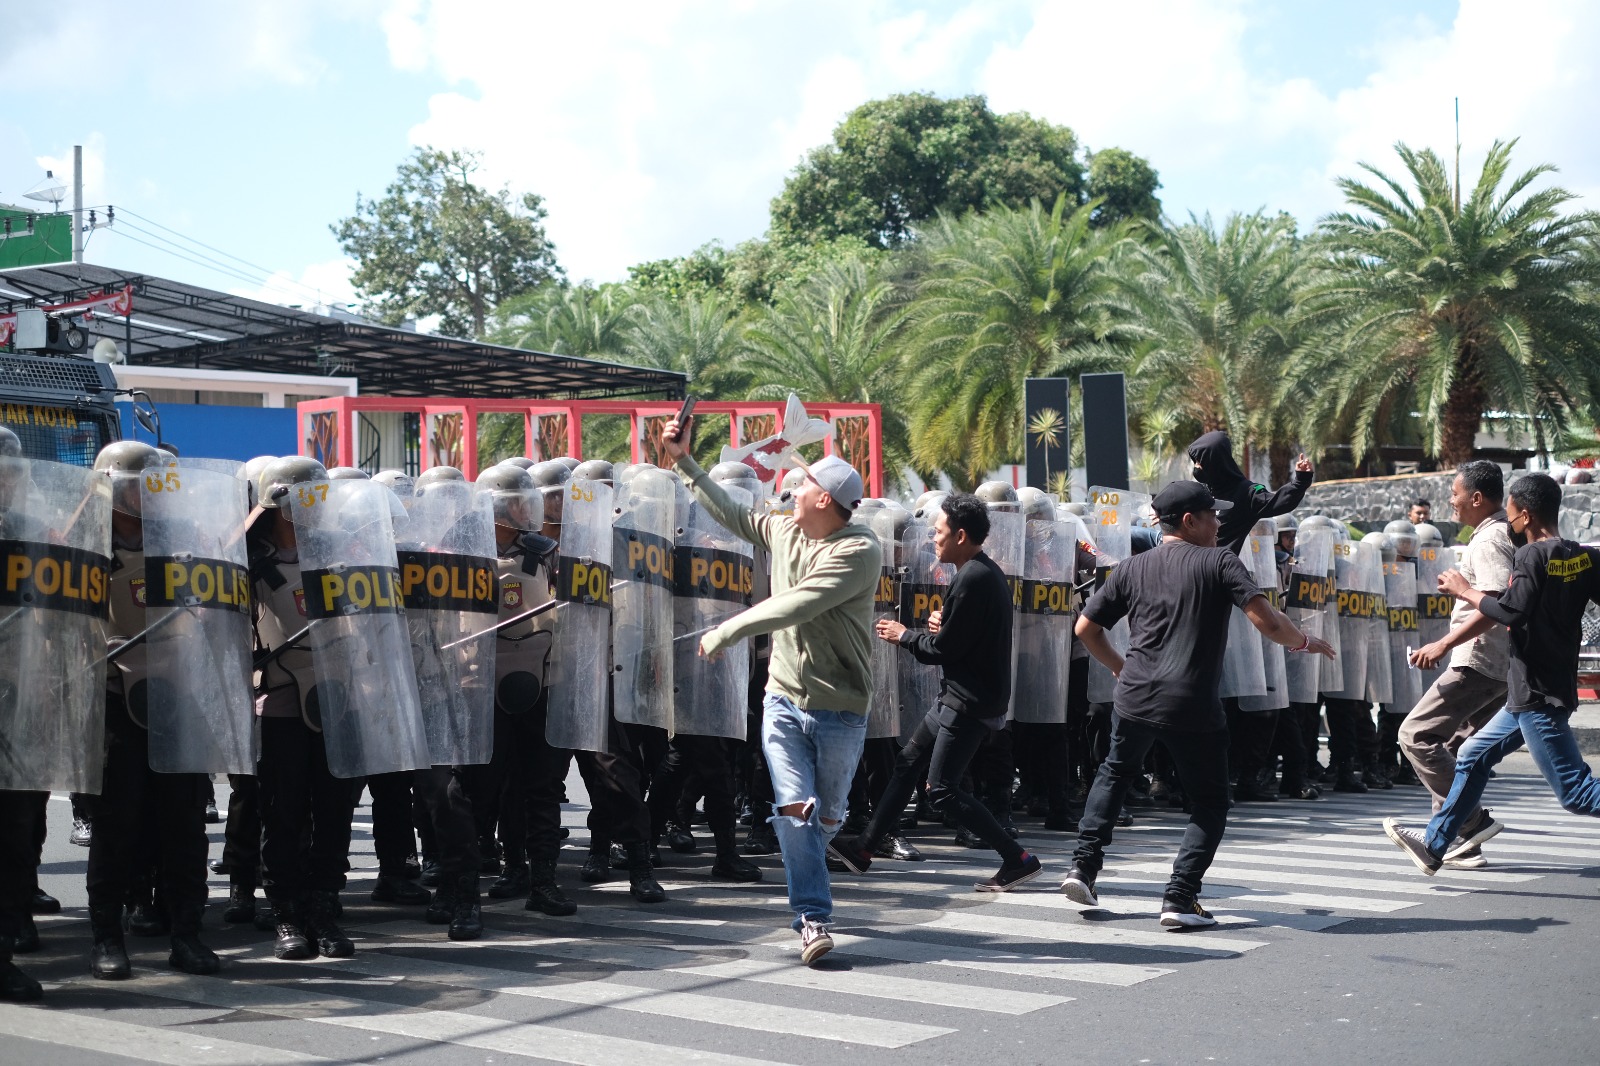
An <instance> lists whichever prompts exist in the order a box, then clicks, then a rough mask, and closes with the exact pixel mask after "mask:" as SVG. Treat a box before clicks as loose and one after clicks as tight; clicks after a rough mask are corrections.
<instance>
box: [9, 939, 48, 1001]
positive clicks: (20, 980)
mask: <svg viewBox="0 0 1600 1066" xmlns="http://www.w3.org/2000/svg"><path fill="white" fill-rule="evenodd" d="M42 995H44V989H42V988H40V987H39V982H38V981H35V980H34V979H33V978H31V977H29V976H28V975H27V974H25V973H23V972H22V971H21V970H19V969H17V968H16V967H15V966H13V965H12V964H11V941H10V939H9V938H7V937H3V936H0V1000H6V1001H8V1002H11V1003H31V1002H32V1001H33V1000H36V999H38V998H39V997H40V996H42Z"/></svg>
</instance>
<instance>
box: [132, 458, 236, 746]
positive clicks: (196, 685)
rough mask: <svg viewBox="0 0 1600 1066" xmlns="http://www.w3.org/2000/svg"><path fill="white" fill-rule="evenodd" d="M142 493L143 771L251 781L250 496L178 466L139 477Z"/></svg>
mask: <svg viewBox="0 0 1600 1066" xmlns="http://www.w3.org/2000/svg"><path fill="white" fill-rule="evenodd" d="M235 465H237V464H235ZM141 491H142V493H143V497H144V502H143V513H144V552H145V559H144V572H145V612H144V619H145V625H146V626H147V627H148V629H147V630H146V632H147V633H148V634H149V636H148V637H147V638H146V640H145V671H146V676H145V692H146V696H145V702H146V715H147V717H146V722H147V724H148V726H149V730H150V737H149V746H150V769H152V770H155V771H157V772H159V773H164V774H221V773H228V774H253V773H255V772H256V771H255V764H256V754H257V752H256V734H255V693H254V692H253V691H252V689H251V685H250V672H251V668H250V655H251V648H252V643H253V635H252V632H251V627H250V617H251V592H250V570H249V562H248V559H247V553H246V549H245V540H244V533H245V519H246V518H247V517H248V515H249V513H250V509H249V503H250V498H249V490H248V489H247V487H246V486H245V483H244V482H243V481H241V480H240V479H239V478H237V477H235V476H234V474H233V472H232V471H228V470H222V469H217V468H216V467H214V466H213V465H212V463H208V462H204V461H197V460H193V459H180V460H178V461H177V462H173V463H168V464H165V465H163V466H159V467H152V468H150V469H148V470H146V471H145V475H144V479H143V483H142V485H141Z"/></svg>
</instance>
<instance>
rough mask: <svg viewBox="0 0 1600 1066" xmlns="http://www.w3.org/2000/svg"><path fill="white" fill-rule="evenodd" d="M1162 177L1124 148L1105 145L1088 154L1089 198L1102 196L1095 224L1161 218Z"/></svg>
mask: <svg viewBox="0 0 1600 1066" xmlns="http://www.w3.org/2000/svg"><path fill="white" fill-rule="evenodd" d="M1159 188H1161V180H1160V179H1159V178H1158V177H1157V176H1156V172H1155V168H1153V167H1151V165H1150V164H1149V163H1147V162H1146V161H1145V160H1143V159H1141V158H1140V157H1138V156H1136V155H1134V154H1133V153H1132V152H1130V151H1128V150H1127V149H1124V148H1106V149H1104V150H1102V151H1099V152H1095V153H1093V154H1092V155H1090V156H1089V181H1088V185H1087V191H1088V199H1090V200H1099V201H1100V206H1099V207H1098V208H1096V209H1095V213H1094V224H1095V225H1097V226H1108V225H1110V224H1112V223H1113V222H1122V221H1127V220H1133V219H1143V220H1145V221H1147V222H1155V221H1158V220H1159V219H1160V218H1161V201H1160V200H1158V199H1157V198H1156V190H1157V189H1159Z"/></svg>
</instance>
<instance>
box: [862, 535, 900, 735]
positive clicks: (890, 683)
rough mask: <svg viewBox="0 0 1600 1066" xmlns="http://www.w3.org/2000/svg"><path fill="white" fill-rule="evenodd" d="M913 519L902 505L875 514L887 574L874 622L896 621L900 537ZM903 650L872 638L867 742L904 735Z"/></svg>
mask: <svg viewBox="0 0 1600 1066" xmlns="http://www.w3.org/2000/svg"><path fill="white" fill-rule="evenodd" d="M910 520H911V516H910V514H908V513H907V512H906V510H905V508H903V507H901V506H899V505H898V504H893V503H891V504H888V505H887V506H885V507H883V508H881V509H879V510H877V511H874V512H873V513H872V514H871V515H869V516H868V519H867V524H868V526H869V527H870V528H871V529H872V533H873V536H875V537H877V539H878V548H879V549H880V550H881V551H882V553H883V570H882V571H881V572H880V573H879V575H878V589H877V591H876V592H875V593H874V594H873V597H872V619H873V622H874V623H876V622H877V621H878V620H879V619H881V618H893V617H895V614H896V612H898V610H899V607H900V572H899V566H898V562H899V560H898V556H899V554H900V533H902V532H904V530H905V527H906V525H907V524H908V523H909V522H910ZM902 657H904V653H903V652H901V650H900V649H899V648H898V647H897V646H895V645H893V644H891V643H889V642H888V641H887V640H881V639H879V637H878V635H877V633H876V632H874V633H873V634H872V712H871V714H870V715H869V716H868V717H867V739H868V740H877V739H879V738H881V737H894V736H899V735H900V660H901V658H902Z"/></svg>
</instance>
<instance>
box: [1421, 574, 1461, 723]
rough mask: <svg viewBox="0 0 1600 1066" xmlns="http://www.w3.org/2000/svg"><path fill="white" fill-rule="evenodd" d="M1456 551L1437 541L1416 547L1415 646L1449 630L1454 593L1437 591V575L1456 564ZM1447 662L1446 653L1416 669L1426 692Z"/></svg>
mask: <svg viewBox="0 0 1600 1066" xmlns="http://www.w3.org/2000/svg"><path fill="white" fill-rule="evenodd" d="M1455 563H1456V557H1455V553H1454V552H1452V551H1451V550H1450V549H1449V548H1447V547H1445V546H1443V545H1440V544H1424V545H1422V547H1420V548H1418V549H1417V645H1416V646H1417V647H1419V648H1420V647H1422V646H1423V645H1424V644H1432V643H1433V642H1434V641H1436V640H1442V639H1443V638H1444V637H1445V635H1446V634H1448V633H1449V632H1450V612H1451V611H1453V610H1455V606H1456V601H1455V597H1453V596H1450V595H1448V594H1446V593H1443V592H1440V591H1439V575H1440V574H1442V573H1444V572H1445V571H1446V570H1449V569H1451V568H1453V567H1454V566H1455ZM1449 665H1450V658H1449V656H1446V657H1445V658H1443V659H1441V660H1440V661H1439V665H1438V666H1434V667H1430V668H1429V669H1427V670H1418V671H1416V673H1417V685H1418V688H1419V690H1420V691H1422V692H1426V691H1427V690H1428V688H1429V687H1430V686H1431V685H1432V684H1433V683H1434V682H1435V681H1437V680H1439V675H1440V674H1442V673H1444V671H1445V668H1446V667H1447V666H1449Z"/></svg>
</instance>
